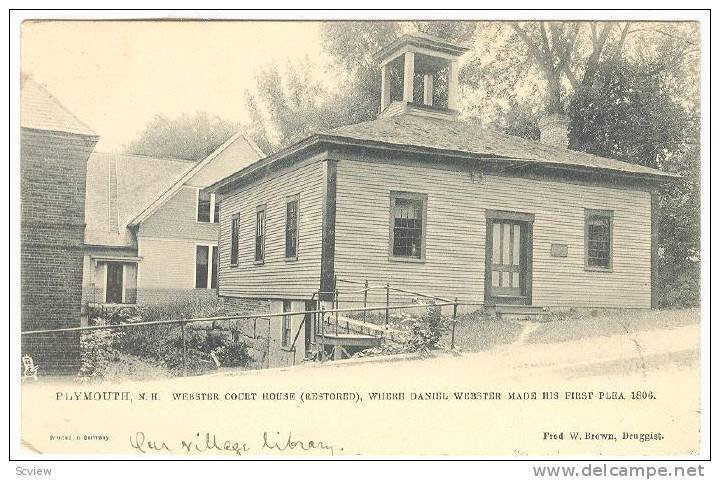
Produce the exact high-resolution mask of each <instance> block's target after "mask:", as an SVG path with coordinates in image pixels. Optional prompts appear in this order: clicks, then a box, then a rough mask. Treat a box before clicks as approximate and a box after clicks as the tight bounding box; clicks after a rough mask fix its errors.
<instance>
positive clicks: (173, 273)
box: [137, 237, 216, 290]
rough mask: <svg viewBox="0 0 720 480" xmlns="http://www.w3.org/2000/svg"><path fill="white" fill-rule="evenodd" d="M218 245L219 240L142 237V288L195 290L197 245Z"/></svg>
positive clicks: (139, 283) (139, 284)
mask: <svg viewBox="0 0 720 480" xmlns="http://www.w3.org/2000/svg"><path fill="white" fill-rule="evenodd" d="M215 243H216V241H204V240H181V239H166V238H145V237H140V238H139V239H138V256H139V257H140V258H141V260H140V262H139V268H138V279H137V284H138V289H139V290H143V289H149V290H152V289H186V290H192V289H194V288H195V249H196V245H197V244H201V245H212V244H215Z"/></svg>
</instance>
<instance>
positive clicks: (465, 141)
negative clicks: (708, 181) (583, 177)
mask: <svg viewBox="0 0 720 480" xmlns="http://www.w3.org/2000/svg"><path fill="white" fill-rule="evenodd" d="M320 135H321V136H327V137H331V138H336V139H347V140H354V141H360V142H370V143H375V144H383V145H386V146H398V147H421V148H426V149H432V150H437V151H444V152H451V153H459V154H471V155H477V156H482V157H488V158H503V159H513V160H521V161H525V162H530V163H537V164H542V165H548V166H551V165H554V166H561V167H562V166H567V167H580V168H589V169H601V170H605V171H615V172H618V173H626V174H640V175H649V176H659V177H675V176H676V175H674V174H671V173H667V172H663V171H661V170H657V169H654V168H648V167H644V166H642V165H636V164H633V163H628V162H622V161H620V160H614V159H612V158H605V157H599V156H597V155H591V154H588V153H583V152H578V151H575V150H570V149H566V148H558V147H554V146H552V145H547V144H544V143H540V142H535V141H532V140H526V139H524V138H520V137H515V136H512V135H507V134H504V133H501V132H497V131H493V130H489V129H483V128H481V127H480V126H479V125H476V124H474V123H470V122H465V121H458V120H446V119H440V118H432V117H426V116H421V115H415V114H405V115H398V116H394V117H387V118H380V119H377V120H371V121H367V122H362V123H357V124H354V125H347V126H343V127H339V128H336V129H333V130H329V131H326V132H323V133H321V134H320Z"/></svg>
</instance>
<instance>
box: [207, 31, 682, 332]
mask: <svg viewBox="0 0 720 480" xmlns="http://www.w3.org/2000/svg"><path fill="white" fill-rule="evenodd" d="M464 51H465V49H464V48H461V47H458V46H455V45H452V44H449V43H447V42H444V41H442V40H439V39H437V38H434V37H429V36H425V35H405V36H403V37H401V38H399V39H398V40H396V41H395V42H393V43H392V44H390V45H389V46H388V47H386V48H384V49H383V50H382V51H381V52H379V54H378V61H379V63H380V64H381V66H382V95H381V98H382V101H381V113H380V114H379V116H378V118H377V119H376V120H373V121H368V122H364V123H360V124H357V125H349V126H345V127H341V128H337V129H335V130H331V131H329V132H325V133H319V134H316V135H312V136H310V137H308V138H306V139H304V140H302V141H300V142H298V143H296V144H294V145H292V146H290V147H288V148H286V149H284V150H282V151H280V152H278V153H276V154H274V155H272V156H269V157H267V158H264V159H263V160H261V161H259V162H257V163H254V164H252V165H249V166H248V167H246V168H244V169H242V170H240V171H238V172H237V173H235V174H233V175H230V176H229V177H227V178H225V179H223V180H222V181H220V182H217V183H216V184H215V185H213V186H212V187H210V189H209V190H210V191H213V192H215V193H216V194H217V195H218V196H219V198H220V200H221V205H222V208H221V216H220V229H221V234H220V257H219V268H220V279H219V294H220V295H221V296H226V297H240V298H266V299H271V300H272V305H271V308H272V309H273V310H274V311H276V312H280V311H282V310H288V309H292V310H299V309H301V308H302V307H304V306H306V305H307V306H312V303H311V300H312V299H315V298H317V296H316V295H317V293H318V292H333V291H334V290H335V288H336V286H337V287H338V288H340V292H341V293H340V296H341V298H342V302H343V303H344V304H347V305H350V304H351V303H349V302H355V303H354V304H355V305H358V304H361V302H362V298H361V295H362V294H361V293H347V294H345V293H343V288H345V289H347V287H344V285H343V284H337V285H336V283H335V281H336V278H339V279H345V280H353V281H358V282H363V281H365V280H368V281H369V282H370V284H372V285H385V284H386V283H389V284H390V285H391V286H394V287H399V288H403V289H408V290H412V291H419V292H425V293H428V294H432V295H437V296H441V297H445V298H455V297H457V298H458V299H459V300H460V301H461V302H478V303H484V304H485V305H495V306H504V305H526V306H531V307H554V308H567V307H626V308H650V307H651V306H654V305H655V287H654V281H655V277H656V273H655V272H656V257H655V254H656V252H657V240H656V238H657V237H656V221H655V218H656V215H657V203H656V201H655V191H656V189H657V188H658V186H659V185H660V184H661V182H666V181H668V180H673V179H674V176H673V175H670V174H667V173H664V172H662V171H659V170H656V169H652V168H647V167H643V166H640V165H634V164H630V163H625V162H622V161H618V160H614V159H610V158H602V157H598V156H594V155H590V154H586V153H582V152H577V151H572V150H570V149H568V140H567V120H566V119H565V118H563V117H561V116H552V117H548V118H546V119H545V120H544V121H543V122H541V125H540V127H541V131H542V133H541V141H540V142H534V141H530V140H525V139H522V138H518V137H513V136H509V135H505V134H502V133H499V132H495V131H489V130H485V129H482V128H481V127H480V126H478V125H476V124H474V123H468V122H464V121H460V120H458V119H457V115H458V112H457V102H458V78H457V74H458V58H459V56H460V55H461V54H462V53H463V52H464ZM392 69H397V70H396V71H398V72H399V73H400V75H401V76H402V78H403V82H402V86H401V88H399V90H400V94H399V95H397V97H394V96H393V93H394V90H398V89H393V88H391V84H390V83H391V81H390V79H391V78H392V75H391V74H390V72H391V70H392ZM416 79H417V80H419V81H420V83H422V85H423V89H422V91H420V92H418V91H417V89H415V88H414V84H415V83H416ZM434 85H445V86H446V88H444V89H435V88H434ZM441 90H443V91H441ZM400 95H401V96H400ZM354 290H357V289H354ZM374 292H377V291H374ZM380 293H382V297H381V296H380ZM394 295H395V294H394ZM320 297H321V298H322V299H323V300H326V301H327V300H331V299H332V295H331V294H327V293H321V294H320ZM395 298H396V297H394V299H395ZM384 300H385V299H384V292H382V291H381V292H378V293H374V294H373V298H372V299H371V301H373V302H384ZM299 322H300V319H299V318H298V317H295V318H292V319H286V320H284V321H283V322H277V323H276V325H277V326H276V327H275V328H276V330H277V331H278V332H276V334H277V335H278V336H284V335H285V332H286V331H288V330H289V331H291V332H293V335H294V332H295V331H296V330H297V329H298V325H299ZM286 323H287V324H288V325H286ZM307 332H308V331H307V330H306V333H307ZM306 345H307V343H306Z"/></svg>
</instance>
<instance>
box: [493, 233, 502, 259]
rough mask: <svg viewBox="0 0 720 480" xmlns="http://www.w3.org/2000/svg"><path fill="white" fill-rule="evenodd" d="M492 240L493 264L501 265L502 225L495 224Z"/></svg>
mask: <svg viewBox="0 0 720 480" xmlns="http://www.w3.org/2000/svg"><path fill="white" fill-rule="evenodd" d="M492 237H493V238H492V240H493V255H492V258H493V260H492V261H493V263H496V264H499V263H500V262H501V259H500V224H499V223H493V233H492Z"/></svg>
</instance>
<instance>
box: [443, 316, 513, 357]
mask: <svg viewBox="0 0 720 480" xmlns="http://www.w3.org/2000/svg"><path fill="white" fill-rule="evenodd" d="M522 329H523V327H522V325H520V324H518V323H517V322H514V321H512V320H502V319H499V318H498V317H496V316H495V315H490V314H488V313H487V312H485V311H483V310H477V311H475V312H472V313H467V314H461V315H458V322H457V324H456V326H455V347H456V348H460V349H461V350H463V351H466V352H481V351H484V350H489V349H491V348H493V347H496V346H498V345H507V344H509V343H513V342H514V341H515V340H517V338H518V336H519V335H520V332H521V331H522ZM443 343H445V344H447V345H450V334H447V335H446V336H445V338H444V339H443Z"/></svg>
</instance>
